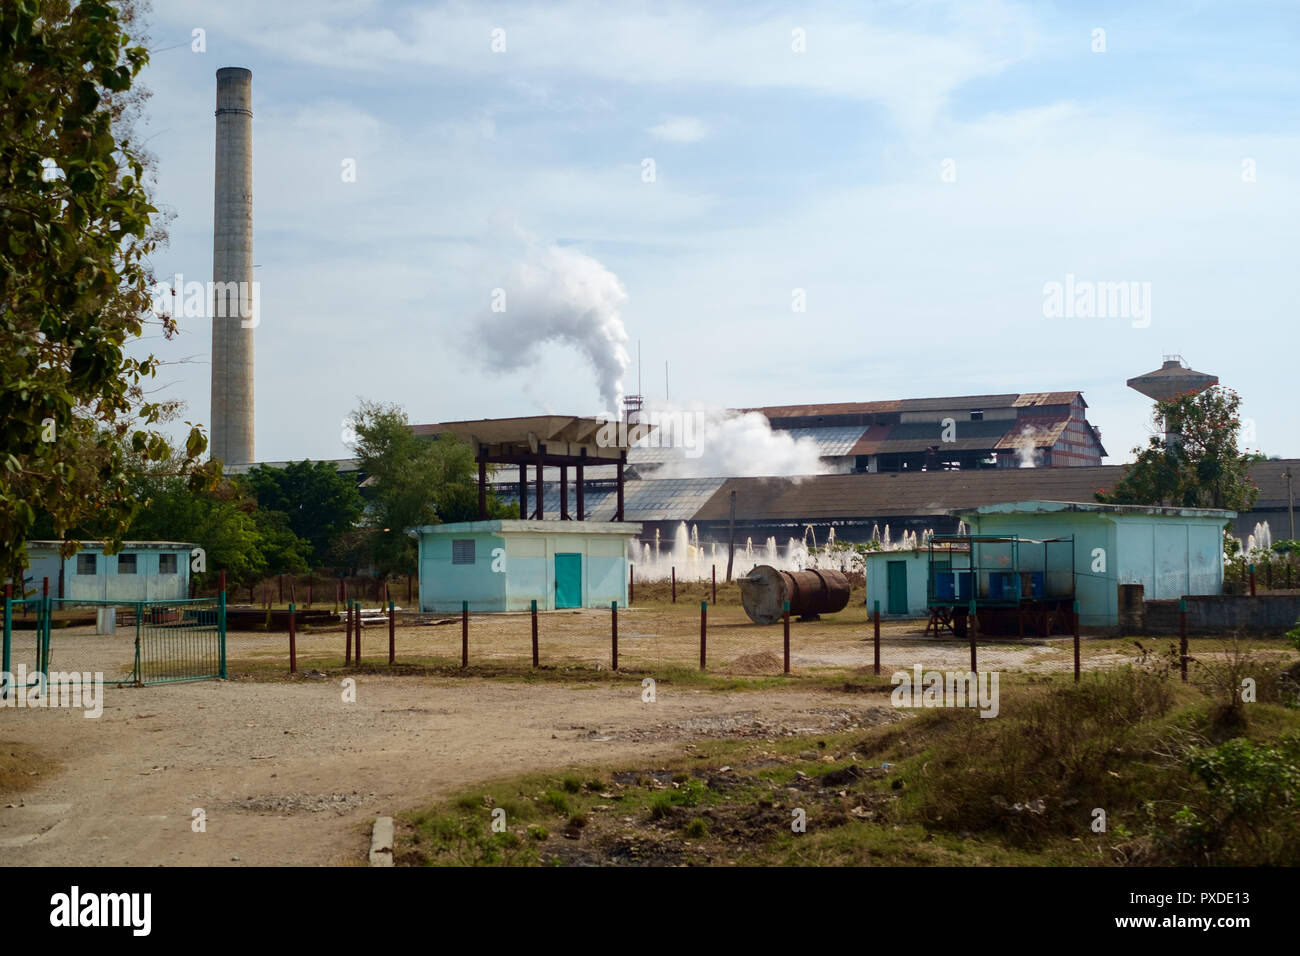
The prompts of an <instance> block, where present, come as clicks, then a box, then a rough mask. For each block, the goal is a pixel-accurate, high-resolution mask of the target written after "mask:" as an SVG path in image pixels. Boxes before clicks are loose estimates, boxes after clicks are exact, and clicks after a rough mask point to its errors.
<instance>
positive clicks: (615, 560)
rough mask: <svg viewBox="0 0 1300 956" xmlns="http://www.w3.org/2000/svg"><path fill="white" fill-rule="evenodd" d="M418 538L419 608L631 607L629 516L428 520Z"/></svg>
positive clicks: (636, 530)
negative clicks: (608, 518) (610, 518)
mask: <svg viewBox="0 0 1300 956" xmlns="http://www.w3.org/2000/svg"><path fill="white" fill-rule="evenodd" d="M413 533H414V534H415V536H416V538H417V540H418V542H419V568H420V610H421V611H426V612H431V613H450V612H456V611H459V610H460V609H461V602H462V601H468V602H469V609H470V610H471V611H526V610H528V609H529V608H530V606H531V603H532V602H533V601H536V602H537V608H538V610H548V611H549V610H556V609H563V608H580V607H604V608H607V607H609V605H610V602H612V601H617V602H618V603H619V606H620V607H626V606H627V590H628V558H627V546H628V542H629V541H630V540H631V539H633V538H635V537H636V536H637V535H638V534H640V533H641V525H640V524H638V523H635V522H625V521H538V520H529V521H524V520H489V521H462V522H457V523H454V524H436V525H425V526H423V527H420V528H416V529H414V531H413Z"/></svg>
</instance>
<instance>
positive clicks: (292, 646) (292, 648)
mask: <svg viewBox="0 0 1300 956" xmlns="http://www.w3.org/2000/svg"><path fill="white" fill-rule="evenodd" d="M295 617H296V615H295V614H294V603H293V602H292V601H290V602H289V673H290V674H296V673H298V629H297V628H296V627H295V626H294V625H295V623H296V622H295Z"/></svg>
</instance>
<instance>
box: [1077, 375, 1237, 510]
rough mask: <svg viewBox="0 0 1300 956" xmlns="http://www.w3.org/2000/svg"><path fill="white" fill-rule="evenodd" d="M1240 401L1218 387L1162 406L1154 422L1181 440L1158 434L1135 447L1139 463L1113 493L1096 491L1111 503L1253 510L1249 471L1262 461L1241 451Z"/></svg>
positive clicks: (1098, 498)
mask: <svg viewBox="0 0 1300 956" xmlns="http://www.w3.org/2000/svg"><path fill="white" fill-rule="evenodd" d="M1240 405H1241V399H1240V397H1239V396H1238V395H1237V393H1236V392H1235V391H1233V390H1232V389H1229V388H1222V387H1220V386H1213V387H1211V388H1207V389H1205V390H1204V391H1202V392H1198V393H1197V394H1195V395H1184V396H1181V397H1179V398H1175V399H1173V400H1171V401H1168V402H1157V403H1156V406H1155V412H1154V419H1155V422H1156V423H1157V425H1160V424H1161V423H1164V425H1165V427H1166V428H1167V430H1168V431H1169V432H1171V433H1174V434H1177V435H1179V436H1180V440H1178V441H1175V442H1166V441H1165V438H1164V435H1163V434H1160V435H1153V436H1152V437H1151V438H1150V439H1149V440H1148V442H1147V447H1146V448H1145V449H1142V448H1134V449H1133V453H1134V455H1136V456H1137V457H1136V460H1135V461H1134V462H1133V464H1132V465H1130V466H1129V467H1128V471H1127V472H1125V474H1124V477H1123V478H1122V479H1120V481H1119V482H1117V483H1116V485H1115V488H1114V489H1113V490H1112V491H1110V492H1106V491H1099V492H1097V500H1098V501H1102V502H1106V503H1108V504H1139V505H1172V506H1174V507H1181V508H1226V509H1229V510H1232V511H1249V510H1250V508H1251V506H1252V505H1253V504H1254V503H1255V499H1256V498H1257V497H1258V496H1259V488H1258V487H1257V486H1256V485H1255V483H1254V481H1252V480H1251V478H1250V474H1249V470H1248V469H1249V466H1250V465H1251V464H1252V463H1253V462H1254V461H1256V460H1257V459H1258V456H1257V455H1254V454H1243V453H1242V452H1241V451H1239V450H1238V448H1237V436H1238V434H1239V433H1240V431H1241V418H1240V416H1239V415H1238V409H1239V408H1240Z"/></svg>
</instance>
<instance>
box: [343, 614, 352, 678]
mask: <svg viewBox="0 0 1300 956" xmlns="http://www.w3.org/2000/svg"><path fill="white" fill-rule="evenodd" d="M343 616H344V618H345V619H346V622H347V623H345V624H344V625H343V628H344V631H345V632H346V633H347V639H346V641H345V642H344V645H343V665H344V666H345V667H346V666H347V665H349V664H351V663H352V602H351V601H345V602H344V604H343Z"/></svg>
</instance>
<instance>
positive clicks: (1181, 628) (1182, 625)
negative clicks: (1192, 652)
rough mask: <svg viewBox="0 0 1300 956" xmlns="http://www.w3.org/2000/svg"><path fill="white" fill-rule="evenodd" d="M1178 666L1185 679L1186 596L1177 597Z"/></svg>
mask: <svg viewBox="0 0 1300 956" xmlns="http://www.w3.org/2000/svg"><path fill="white" fill-rule="evenodd" d="M1178 662H1179V663H1178V668H1179V671H1180V672H1181V674H1182V678H1183V680H1187V598H1179V599H1178Z"/></svg>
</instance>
